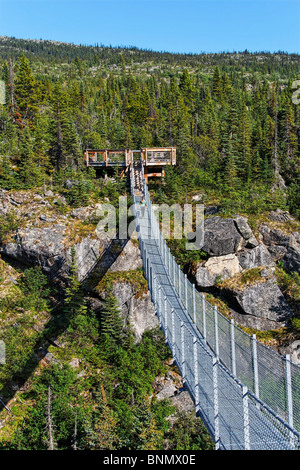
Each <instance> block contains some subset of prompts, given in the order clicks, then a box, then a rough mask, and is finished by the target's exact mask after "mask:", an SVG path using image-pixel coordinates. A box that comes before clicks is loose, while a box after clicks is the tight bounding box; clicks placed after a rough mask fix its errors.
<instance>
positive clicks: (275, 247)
mask: <svg viewBox="0 0 300 470" xmlns="http://www.w3.org/2000/svg"><path fill="white" fill-rule="evenodd" d="M259 231H260V234H261V237H262V240H263V242H264V244H265V245H266V246H267V248H268V250H269V252H270V254H271V256H272V258H273V260H274V261H275V262H276V261H281V262H282V263H283V268H284V269H285V270H286V271H288V272H293V271H297V272H299V271H300V233H299V232H298V231H294V232H291V233H289V232H287V231H284V230H282V229H280V228H277V227H272V226H270V225H269V224H268V223H263V224H261V225H260V227H259Z"/></svg>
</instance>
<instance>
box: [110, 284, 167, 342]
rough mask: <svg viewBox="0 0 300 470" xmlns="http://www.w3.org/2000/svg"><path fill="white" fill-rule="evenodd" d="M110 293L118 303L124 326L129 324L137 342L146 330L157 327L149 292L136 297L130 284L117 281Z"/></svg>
mask: <svg viewBox="0 0 300 470" xmlns="http://www.w3.org/2000/svg"><path fill="white" fill-rule="evenodd" d="M112 293H113V295H114V296H115V297H116V299H117V301H118V304H119V308H120V312H121V315H122V318H123V320H124V326H125V325H126V324H130V326H131V328H132V332H133V334H134V336H135V338H136V340H137V341H140V340H141V339H142V336H143V334H144V332H145V331H146V330H150V329H154V328H156V327H157V326H158V325H159V323H158V318H157V316H156V313H155V309H154V305H153V303H152V300H151V296H150V292H149V291H148V292H146V293H142V295H139V296H136V290H135V289H134V286H133V285H132V284H131V283H130V282H126V281H119V282H115V283H113V288H112Z"/></svg>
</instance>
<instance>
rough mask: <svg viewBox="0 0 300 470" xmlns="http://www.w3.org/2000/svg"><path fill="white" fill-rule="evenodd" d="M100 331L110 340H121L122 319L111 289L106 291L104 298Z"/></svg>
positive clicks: (118, 341)
mask: <svg viewBox="0 0 300 470" xmlns="http://www.w3.org/2000/svg"><path fill="white" fill-rule="evenodd" d="M101 333H102V334H103V335H104V336H105V337H107V338H109V339H110V340H114V341H116V342H117V343H121V342H122V339H123V325H122V320H121V316H120V311H119V308H118V303H117V299H116V298H115V296H114V295H113V294H112V292H111V290H109V291H108V293H107V297H106V299H105V308H104V310H103V312H102V315H101Z"/></svg>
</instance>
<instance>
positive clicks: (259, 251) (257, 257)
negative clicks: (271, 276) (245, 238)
mask: <svg viewBox="0 0 300 470" xmlns="http://www.w3.org/2000/svg"><path fill="white" fill-rule="evenodd" d="M236 256H237V258H238V261H239V264H240V266H241V267H242V268H243V269H252V268H257V267H260V266H269V267H275V262H274V261H273V258H272V256H271V254H270V252H269V250H268V249H267V247H266V246H265V245H264V244H263V243H260V244H259V245H258V246H256V247H254V248H252V249H247V248H245V249H243V250H241V251H239V252H238V253H237V255H236Z"/></svg>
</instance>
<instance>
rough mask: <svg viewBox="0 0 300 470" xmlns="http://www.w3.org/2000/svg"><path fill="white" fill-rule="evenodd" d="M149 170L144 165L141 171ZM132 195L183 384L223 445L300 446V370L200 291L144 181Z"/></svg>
mask: <svg viewBox="0 0 300 470" xmlns="http://www.w3.org/2000/svg"><path fill="white" fill-rule="evenodd" d="M141 171H142V168H141ZM134 178H135V174H134V172H133V168H131V192H132V196H133V202H134V207H135V209H134V211H135V221H136V227H137V234H138V239H139V246H140V250H141V256H142V260H143V267H144V272H145V277H146V279H147V281H148V286H149V290H150V292H151V295H152V300H153V302H154V305H155V309H156V312H157V316H158V318H159V322H160V327H161V328H162V330H163V332H164V334H165V337H166V341H167V342H168V344H169V347H170V349H171V352H172V355H173V358H174V360H175V361H176V364H177V366H178V368H179V371H180V373H181V375H182V378H183V382H184V384H185V385H186V387H187V388H188V390H189V392H190V394H191V397H192V398H193V400H194V403H195V408H196V412H197V413H198V414H199V415H200V416H201V417H202V419H203V421H204V423H205V424H206V427H207V429H208V430H209V432H210V434H211V436H212V437H213V439H214V441H215V445H216V448H217V449H227V450H237V449H254V450H277V449H278V450H291V449H300V434H299V430H300V405H299V404H300V400H299V398H300V396H299V395H300V367H299V366H297V365H296V364H294V363H292V362H291V361H290V358H289V356H287V357H283V356H280V355H279V354H277V353H276V352H275V351H273V350H271V349H270V348H268V347H266V346H265V345H263V344H262V343H260V342H259V341H257V340H256V337H255V335H253V336H249V335H248V334H246V333H245V332H244V331H243V330H241V329H240V328H239V327H238V326H237V325H235V324H234V322H233V321H232V320H228V319H227V318H226V317H225V316H223V315H222V314H221V313H220V312H219V311H218V310H217V309H216V308H215V307H213V306H212V305H211V304H210V303H209V302H207V300H206V299H205V298H204V296H203V295H202V294H201V293H199V292H198V291H197V290H196V289H195V285H194V284H192V283H191V282H190V281H189V280H188V279H187V276H186V275H185V274H184V273H183V272H182V271H181V269H180V267H179V266H178V265H177V263H176V262H175V259H174V257H173V256H172V254H171V253H170V250H169V248H168V247H167V244H166V241H165V240H164V238H163V235H162V233H161V231H160V227H159V223H158V221H157V219H156V216H155V211H154V208H153V205H152V202H151V199H150V195H149V192H148V188H147V185H146V182H145V180H143V181H144V196H145V200H146V203H147V210H146V212H145V215H144V217H142V216H141V212H140V209H139V202H140V199H141V198H140V196H139V197H138V196H136V194H135V191H134V187H135V183H134Z"/></svg>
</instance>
